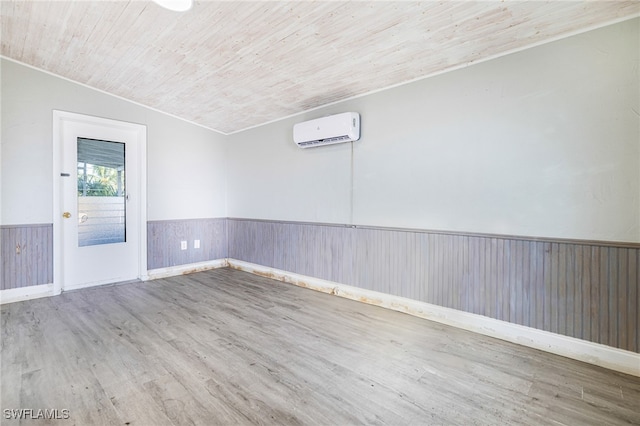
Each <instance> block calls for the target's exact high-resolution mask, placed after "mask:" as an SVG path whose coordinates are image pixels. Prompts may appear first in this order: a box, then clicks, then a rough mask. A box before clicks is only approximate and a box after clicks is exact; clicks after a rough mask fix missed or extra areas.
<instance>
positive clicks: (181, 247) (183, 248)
mask: <svg viewBox="0 0 640 426" xmlns="http://www.w3.org/2000/svg"><path fill="white" fill-rule="evenodd" d="M186 249H187V242H186V241H180V250H186Z"/></svg>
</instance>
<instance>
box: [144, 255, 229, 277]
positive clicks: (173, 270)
mask: <svg viewBox="0 0 640 426" xmlns="http://www.w3.org/2000/svg"><path fill="white" fill-rule="evenodd" d="M227 266H229V263H228V262H227V259H216V260H208V261H206V262H198V263H188V264H186V265H176V266H169V267H168V268H158V269H151V270H150V271H147V274H146V275H143V276H142V277H141V278H140V279H141V280H142V281H149V280H157V279H160V278H168V277H175V276H176V275H186V274H193V273H194V272H201V271H207V270H209V269H217V268H226V267H227Z"/></svg>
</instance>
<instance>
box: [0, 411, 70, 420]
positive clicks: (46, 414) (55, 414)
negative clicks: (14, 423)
mask: <svg viewBox="0 0 640 426" xmlns="http://www.w3.org/2000/svg"><path fill="white" fill-rule="evenodd" d="M3 414H4V418H5V419H6V420H10V419H13V420H26V419H30V420H44V419H46V420H65V419H68V418H69V417H70V414H69V410H68V409H66V408H63V409H61V410H59V409H57V408H44V409H42V408H38V409H35V410H34V409H33V408H17V409H11V408H5V409H4V411H3Z"/></svg>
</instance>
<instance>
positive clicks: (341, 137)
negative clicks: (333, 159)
mask: <svg viewBox="0 0 640 426" xmlns="http://www.w3.org/2000/svg"><path fill="white" fill-rule="evenodd" d="M358 139H360V115H359V114H358V113H357V112H345V113H342V114H336V115H331V116H329V117H322V118H318V119H316V120H311V121H305V122H304V123H298V124H296V125H294V126H293V141H294V142H295V143H296V144H297V145H298V146H299V147H300V148H311V147H316V146H322V145H331V144H336V143H342V142H352V141H357V140H358Z"/></svg>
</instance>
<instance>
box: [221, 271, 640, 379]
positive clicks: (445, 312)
mask: <svg viewBox="0 0 640 426" xmlns="http://www.w3.org/2000/svg"><path fill="white" fill-rule="evenodd" d="M228 265H229V266H230V267H231V268H234V269H240V270H242V271H246V272H250V273H252V274H255V275H260V276H264V277H267V278H273V279H276V280H278V281H282V282H286V283H290V284H294V285H297V286H300V287H305V288H309V289H312V290H317V291H321V292H324V293H329V294H333V295H336V296H340V297H344V298H347V299H352V300H356V301H359V302H364V303H368V304H371V305H376V306H381V307H384V308H387V309H392V310H394V311H399V312H404V313H407V314H410V315H414V316H417V317H420V318H425V319H428V320H431V321H436V322H439V323H442V324H447V325H451V326H454V327H457V328H461V329H464V330H468V331H473V332H475V333H479V334H484V335H485V336H490V337H495V338H498V339H501V340H506V341H508V342H512V343H517V344H519V345H523V346H528V347H530V348H534V349H539V350H543V351H546V352H550V353H553V354H556V355H561V356H564V357H567V358H572V359H575V360H578V361H583V362H587V363H589V364H594V365H598V366H600V367H604V368H608V369H610V370H615V371H619V372H621V373H626V374H630V375H633V376H637V377H640V354H637V353H635V352H631V351H625V350H622V349H617V348H613V347H610V346H606V345H601V344H599V343H593V342H589V341H586V340H581V339H576V338H573V337H568V336H563V335H561V334H556V333H550V332H548V331H543V330H538V329H535V328H531V327H525V326H522V325H518V324H512V323H510V322H506V321H501V320H496V319H493V318H489V317H485V316H482V315H477V314H471V313H468V312H463V311H458V310H455V309H450V308H444V307H442V306H437V305H432V304H429V303H425V302H419V301H417V300H412V299H407V298H404V297H399V296H393V295H390V294H385V293H379V292H377V291H372V290H366V289H362V288H358V287H353V286H349V285H345V284H339V283H335V282H332V281H326V280H322V279H319V278H313V277H309V276H305V275H300V274H295V273H292V272H287V271H283V270H280V269H275V268H269V267H266V266H261V265H256V264H253V263H249V262H244V261H241V260H236V259H228Z"/></svg>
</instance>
